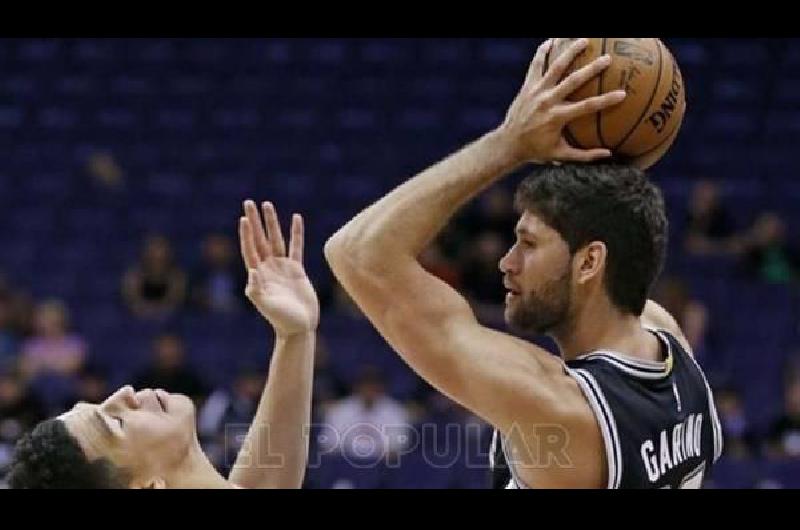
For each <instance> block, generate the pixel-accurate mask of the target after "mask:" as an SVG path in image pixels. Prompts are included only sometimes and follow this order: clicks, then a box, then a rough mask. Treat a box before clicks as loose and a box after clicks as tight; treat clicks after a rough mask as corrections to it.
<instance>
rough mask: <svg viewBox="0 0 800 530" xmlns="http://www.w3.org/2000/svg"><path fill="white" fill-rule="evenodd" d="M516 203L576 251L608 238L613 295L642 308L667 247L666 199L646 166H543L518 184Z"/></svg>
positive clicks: (621, 303) (628, 306)
mask: <svg viewBox="0 0 800 530" xmlns="http://www.w3.org/2000/svg"><path fill="white" fill-rule="evenodd" d="M514 203H515V206H516V208H517V210H518V211H519V212H520V213H522V212H523V211H526V210H527V211H530V212H531V213H534V214H535V215H537V216H539V217H541V218H542V220H543V221H544V222H545V223H547V224H548V225H549V226H550V227H552V228H553V229H554V230H556V231H557V232H558V233H559V234H560V235H561V237H562V238H563V239H564V241H566V242H567V244H568V245H569V249H570V252H571V253H572V254H573V255H574V254H575V252H577V251H578V250H579V249H580V248H582V247H583V246H585V245H587V244H589V243H591V242H592V241H602V242H603V243H605V245H606V247H607V248H608V258H607V263H606V273H605V285H606V291H607V292H608V295H609V298H610V299H611V301H612V303H613V304H614V305H615V306H617V307H619V308H620V309H622V310H623V311H625V312H628V313H632V314H633V315H636V316H639V315H641V314H642V311H643V310H644V306H645V303H646V302H647V297H648V295H649V292H650V288H651V287H652V285H653V282H654V281H655V279H656V278H657V277H658V275H659V274H660V272H661V269H662V267H663V265H664V258H665V254H666V247H667V217H666V214H665V212H664V199H663V197H662V195H661V192H660V191H659V189H658V188H657V187H656V186H655V185H654V184H653V183H652V182H650V181H649V180H648V179H647V177H646V176H645V174H644V172H642V171H641V170H639V169H637V168H634V167H631V166H626V165H621V164H563V165H558V166H557V165H548V166H540V168H539V169H537V171H536V172H535V173H534V174H533V175H531V176H529V177H528V178H526V179H525V180H524V181H523V182H522V183H521V184H520V185H519V187H518V189H517V193H516V197H515V199H514Z"/></svg>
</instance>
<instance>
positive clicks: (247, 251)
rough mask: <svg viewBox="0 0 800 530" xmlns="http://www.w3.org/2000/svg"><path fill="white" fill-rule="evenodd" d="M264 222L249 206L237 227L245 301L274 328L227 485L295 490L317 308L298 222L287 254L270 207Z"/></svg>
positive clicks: (303, 450) (304, 451) (304, 442)
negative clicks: (261, 384)
mask: <svg viewBox="0 0 800 530" xmlns="http://www.w3.org/2000/svg"><path fill="white" fill-rule="evenodd" d="M262 208H263V212H264V219H265V222H266V223H265V224H266V233H265V231H264V224H262V222H261V218H260V216H259V213H258V209H257V208H256V205H255V203H253V202H252V201H246V202H245V214H246V217H242V218H241V219H240V221H239V238H240V243H241V250H242V257H243V258H244V262H245V266H246V267H247V270H248V283H247V288H246V294H247V297H248V298H249V299H250V301H251V302H252V303H253V305H254V306H255V307H256V309H258V311H259V313H261V315H262V316H263V317H264V318H265V319H266V320H267V321H268V322H269V323H270V324H271V325H272V327H273V329H274V330H275V348H274V350H273V352H272V361H271V363H270V370H269V378H268V380H267V385H266V388H265V390H264V393H263V394H262V396H261V401H260V403H259V405H258V410H257V411H256V415H255V418H254V420H253V423H252V425H251V426H250V430H249V431H248V433H247V437H246V438H245V441H244V444H243V445H242V449H241V451H240V452H239V455H238V457H237V459H236V463H235V464H234V466H233V470H232V471H231V474H230V477H229V480H230V482H232V483H233V484H235V485H236V486H239V487H243V488H299V487H300V486H302V483H303V477H304V476H305V468H306V464H307V460H308V442H309V440H308V428H309V426H310V423H311V389H312V379H313V370H314V348H315V343H316V329H317V324H318V323H319V302H318V301H317V295H316V293H315V292H314V288H313V286H312V285H311V282H310V281H309V279H308V276H306V273H305V270H304V268H303V219H302V217H301V216H300V215H299V214H295V215H294V216H293V217H292V228H291V238H290V240H289V250H288V254H287V251H286V246H285V244H284V239H283V236H282V234H281V228H280V225H279V224H278V217H277V215H276V213H275V209H274V207H273V206H272V204H271V203H268V202H267V203H264V204H263V205H262Z"/></svg>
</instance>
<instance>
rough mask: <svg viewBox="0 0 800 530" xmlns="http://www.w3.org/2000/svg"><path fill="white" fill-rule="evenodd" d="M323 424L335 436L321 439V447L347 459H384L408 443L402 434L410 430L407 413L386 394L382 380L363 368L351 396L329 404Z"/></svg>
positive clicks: (372, 371)
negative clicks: (341, 454) (339, 452)
mask: <svg viewBox="0 0 800 530" xmlns="http://www.w3.org/2000/svg"><path fill="white" fill-rule="evenodd" d="M324 423H325V426H326V427H327V428H331V429H333V433H334V435H332V436H327V437H325V438H324V439H323V440H320V445H321V447H322V448H323V449H325V450H327V451H331V450H334V449H338V450H341V451H342V452H343V453H344V454H346V455H348V456H354V457H358V458H375V457H383V456H385V455H387V454H388V453H392V452H396V451H400V450H402V449H403V448H404V447H405V446H406V444H407V443H408V442H409V439H408V437H407V436H405V435H404V433H407V430H408V429H409V428H410V425H409V424H410V417H409V414H408V412H407V411H406V409H405V408H404V407H403V406H402V405H401V404H400V403H398V402H397V401H396V400H394V399H393V398H391V397H389V396H388V395H387V394H386V392H385V386H384V381H383V377H382V375H381V374H380V372H379V371H378V370H377V369H375V368H373V367H365V368H364V370H363V372H362V373H361V375H360V377H359V378H358V381H357V382H356V384H355V393H354V394H353V395H352V396H349V397H346V398H344V399H341V400H339V401H338V402H336V403H334V404H333V405H331V407H330V408H329V409H328V411H327V414H325V422H324ZM404 436H405V437H404Z"/></svg>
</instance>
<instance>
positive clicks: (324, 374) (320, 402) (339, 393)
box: [311, 336, 347, 417]
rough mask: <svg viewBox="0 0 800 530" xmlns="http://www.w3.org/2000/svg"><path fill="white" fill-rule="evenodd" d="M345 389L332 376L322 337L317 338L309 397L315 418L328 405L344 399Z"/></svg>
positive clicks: (327, 352) (328, 355) (327, 353)
mask: <svg viewBox="0 0 800 530" xmlns="http://www.w3.org/2000/svg"><path fill="white" fill-rule="evenodd" d="M346 393H347V389H346V388H345V386H344V384H343V383H342V382H341V381H339V379H338V378H337V377H336V376H335V375H334V373H333V370H331V366H330V353H329V350H328V347H327V345H326V343H325V340H324V338H323V337H322V336H318V337H317V349H316V351H315V352H314V390H313V394H312V396H311V399H312V400H313V405H314V409H315V412H314V414H315V416H319V417H323V416H324V413H325V410H326V409H327V408H328V406H329V405H330V404H332V403H333V402H335V401H336V400H338V399H340V398H342V397H344V396H345V395H346Z"/></svg>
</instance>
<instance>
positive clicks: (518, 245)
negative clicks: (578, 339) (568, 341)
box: [500, 212, 572, 334]
mask: <svg viewBox="0 0 800 530" xmlns="http://www.w3.org/2000/svg"><path fill="white" fill-rule="evenodd" d="M516 234H517V240H516V242H515V243H514V245H513V246H512V247H511V249H510V250H509V251H508V253H507V254H506V255H505V256H504V257H503V259H501V260H500V270H501V271H502V272H503V276H504V277H503V284H504V285H505V287H506V289H507V291H508V292H507V294H506V302H505V303H506V307H505V319H506V322H507V323H508V324H509V325H510V326H512V327H514V328H516V329H519V330H522V331H531V332H534V333H540V334H543V333H548V332H551V331H553V330H555V329H557V328H559V327H560V326H562V325H563V324H564V323H565V322H566V321H567V319H568V317H569V311H570V307H571V299H572V296H571V293H572V257H571V255H570V252H569V246H568V245H567V243H566V242H565V241H564V240H563V239H562V238H561V236H560V235H559V233H558V232H556V231H555V230H554V229H553V228H551V227H549V226H548V225H547V224H545V223H544V221H542V220H541V219H539V218H538V217H537V216H535V215H534V214H532V213H530V212H525V213H524V214H523V215H522V217H521V218H520V220H519V222H518V223H517V227H516Z"/></svg>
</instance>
